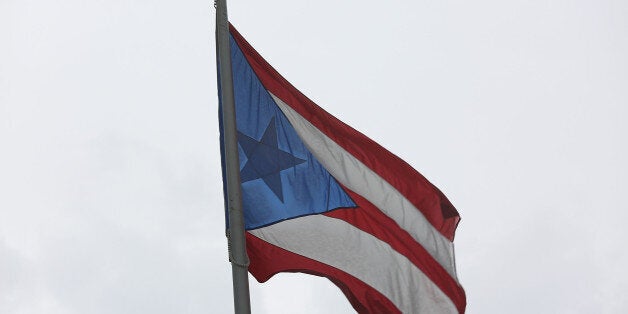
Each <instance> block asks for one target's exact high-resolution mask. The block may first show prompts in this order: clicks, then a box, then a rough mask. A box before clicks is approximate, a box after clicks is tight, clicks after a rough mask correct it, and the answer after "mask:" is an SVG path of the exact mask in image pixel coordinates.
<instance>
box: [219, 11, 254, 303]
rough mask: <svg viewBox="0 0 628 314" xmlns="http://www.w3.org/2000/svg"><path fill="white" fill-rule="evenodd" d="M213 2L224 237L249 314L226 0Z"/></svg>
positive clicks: (237, 292)
mask: <svg viewBox="0 0 628 314" xmlns="http://www.w3.org/2000/svg"><path fill="white" fill-rule="evenodd" d="M214 5H215V6H216V45H217V46H218V49H217V50H216V51H217V53H218V66H219V71H220V90H221V95H220V97H221V102H222V112H221V114H222V122H223V127H224V130H223V135H224V145H225V147H224V149H225V150H224V152H225V162H224V164H225V172H226V180H227V208H228V212H229V216H228V217H229V225H228V227H227V238H228V241H229V261H230V262H231V272H232V275H233V302H234V310H235V313H236V314H249V313H251V303H250V300H249V277H248V266H249V258H248V256H247V254H246V239H245V235H244V232H245V230H244V216H243V213H242V197H241V194H240V161H239V158H238V139H237V131H236V117H235V101H234V95H233V73H232V71H231V70H232V69H231V49H230V41H229V20H228V19H227V0H215V3H214Z"/></svg>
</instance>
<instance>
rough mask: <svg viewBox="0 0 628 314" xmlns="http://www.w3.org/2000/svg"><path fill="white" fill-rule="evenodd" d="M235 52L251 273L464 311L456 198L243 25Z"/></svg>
mask: <svg viewBox="0 0 628 314" xmlns="http://www.w3.org/2000/svg"><path fill="white" fill-rule="evenodd" d="M231 60H232V69H233V85H234V95H235V107H236V125H237V130H238V146H239V158H240V178H241V190H242V203H243V211H244V220H245V228H246V247H247V253H248V255H249V257H250V266H249V271H250V272H251V274H252V275H253V276H254V277H255V278H256V279H257V280H258V281H260V282H264V281H266V280H268V279H269V278H270V277H272V276H273V275H274V274H276V273H278V272H303V273H308V274H313V275H317V276H323V277H326V278H328V279H329V280H331V281H332V282H333V283H334V284H336V285H337V286H338V287H339V288H340V289H341V290H342V291H343V293H344V294H345V295H346V296H347V298H348V299H349V301H350V302H351V304H352V305H353V307H354V308H355V309H356V310H357V311H358V312H360V313H399V312H401V313H463V312H464V310H465V306H466V299H465V294H464V291H463V289H462V287H461V286H460V284H459V283H458V280H457V277H456V269H455V263H454V250H453V242H452V241H453V239H454V232H455V229H456V226H457V224H458V222H459V220H460V217H459V215H458V212H457V211H456V209H455V208H454V207H453V205H452V204H451V203H450V202H449V200H447V198H446V197H445V196H444V195H443V194H442V193H441V192H440V191H439V190H438V189H437V188H436V187H435V186H433V185H432V184H431V183H430V182H428V181H427V180H426V179H425V178H424V177H423V176H422V175H421V174H419V173H418V172H417V171H416V170H414V169H413V168H412V167H410V166H409V165H408V164H407V163H405V162H404V161H403V160H401V159H400V158H398V157H397V156H395V155H393V154H392V153H390V152H388V151H387V150H386V149H384V148H383V147H381V146H380V145H378V144H377V143H375V142H373V141H372V140H371V139H369V138H367V137H366V136H364V135H363V134H361V133H359V132H358V131H356V130H354V129H353V128H351V127H349V126H348V125H346V124H344V123H342V122H341V121H339V120H338V119H336V118H335V117H333V116H332V115H330V114H329V113H327V112H326V111H325V110H323V109H322V108H320V107H319V106H317V105H316V104H314V103H313V102H312V101H311V100H309V99H308V98H307V97H305V96H304V95H303V94H302V93H301V92H299V91H298V90H297V89H295V88H294V87H293V86H292V85H291V84H290V83H288V82H287V81H286V80H285V79H284V78H283V77H282V76H281V75H279V73H277V71H275V70H274V69H273V68H272V67H271V66H270V65H269V64H268V63H267V62H266V61H265V60H264V59H263V58H262V57H261V56H260V55H259V54H258V53H257V52H256V51H255V50H254V49H253V48H252V47H251V46H250V45H249V43H247V42H246V40H245V39H244V38H243V37H242V36H241V35H240V34H239V33H238V32H237V31H236V30H235V29H234V28H233V27H231ZM221 130H222V128H221Z"/></svg>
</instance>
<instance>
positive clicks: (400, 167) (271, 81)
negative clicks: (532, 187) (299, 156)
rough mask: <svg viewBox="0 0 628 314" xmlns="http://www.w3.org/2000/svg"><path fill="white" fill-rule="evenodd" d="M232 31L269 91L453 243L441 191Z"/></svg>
mask: <svg viewBox="0 0 628 314" xmlns="http://www.w3.org/2000/svg"><path fill="white" fill-rule="evenodd" d="M230 27H231V34H232V35H233V37H234V39H235V40H236V42H237V43H238V46H239V47H240V49H241V50H242V52H243V53H244V55H245V57H246V58H247V60H248V62H249V64H250V65H251V68H252V69H253V71H254V72H255V73H256V74H257V76H258V78H259V79H260V81H261V82H262V84H263V85H264V86H265V87H266V89H267V90H268V91H270V92H271V93H273V94H274V95H275V96H277V97H279V98H280V99H281V100H283V101H284V102H285V103H286V104H288V105H289V106H290V107H292V108H293V109H294V110H296V111H297V112H298V113H299V114H300V115H301V116H303V117H304V118H305V119H307V120H309V121H310V122H311V123H312V124H313V125H314V126H316V127H317V128H318V129H319V130H321V131H322V132H323V133H324V134H325V135H327V136H328V137H329V138H331V139H332V140H334V141H335V142H336V143H338V145H340V146H342V147H343V148H344V149H345V150H347V151H348V152H349V153H351V154H352V155H353V156H355V157H356V158H357V159H358V160H360V161H361V162H362V163H364V164H365V165H366V166H367V167H369V168H371V169H372V170H373V171H374V172H375V173H377V174H378V175H379V176H380V177H382V178H383V179H384V180H386V181H387V182H388V183H390V185H392V186H393V187H395V188H396V189H397V190H398V191H399V192H401V193H402V194H403V195H404V196H405V197H406V198H407V199H408V200H409V201H410V202H411V203H412V204H413V205H414V206H415V207H416V208H418V209H419V210H420V211H421V212H422V213H423V215H424V216H425V218H427V220H428V221H429V222H430V223H431V224H432V225H433V226H434V228H435V229H436V230H438V231H439V232H440V233H441V234H443V235H444V236H445V237H446V238H448V239H449V240H450V241H453V239H454V235H455V231H456V227H457V225H458V222H459V221H460V216H459V214H458V212H457V211H456V209H455V208H454V206H453V205H452V204H451V202H450V201H449V200H448V199H447V197H445V195H444V194H443V193H442V192H441V191H440V190H438V188H436V187H435V186H434V185H432V184H431V183H430V182H429V181H428V180H427V179H426V178H425V177H423V176H422V175H421V174H420V173H418V172H417V171H416V170H415V169H414V168H412V167H411V166H410V165H408V164H407V163H406V162H405V161H403V160H402V159H401V158H399V157H397V156H395V155H394V154H392V153H391V152H389V151H388V150H386V149H385V148H383V147H382V146H380V145H379V144H377V143H375V142H374V141H373V140H371V139H369V138H368V137H366V136H365V135H363V134H362V133H360V132H358V131H356V130H354V129H353V128H351V127H350V126H348V125H346V124H344V123H343V122H342V121H340V120H338V119H336V118H335V117H334V116H332V115H331V114H329V113H327V112H326V111H325V110H323V109H322V108H320V107H318V106H317V105H316V104H315V103H314V102H312V101H311V100H310V99H308V98H307V97H306V96H305V95H303V94H302V93H301V92H300V91H298V90H297V89H296V88H295V87H294V86H292V85H291V84H290V83H289V82H288V81H287V80H286V79H284V78H283V77H282V76H281V75H280V74H279V73H278V72H277V71H276V70H275V69H274V68H273V67H272V66H270V65H269V64H268V63H267V62H266V61H265V60H264V59H263V58H262V57H261V56H260V55H259V54H258V53H257V51H255V49H253V47H252V46H251V45H250V44H249V43H248V42H247V41H246V40H245V39H244V38H243V37H242V35H240V33H238V31H237V30H236V29H235V28H234V27H233V26H230Z"/></svg>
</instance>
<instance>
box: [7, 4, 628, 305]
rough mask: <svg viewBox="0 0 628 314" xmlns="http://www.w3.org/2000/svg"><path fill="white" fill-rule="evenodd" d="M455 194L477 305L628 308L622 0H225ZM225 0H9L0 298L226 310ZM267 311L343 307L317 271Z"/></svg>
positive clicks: (249, 32) (248, 30)
mask: <svg viewBox="0 0 628 314" xmlns="http://www.w3.org/2000/svg"><path fill="white" fill-rule="evenodd" d="M229 14H230V19H231V21H232V23H234V24H235V25H236V27H238V29H239V30H240V31H241V32H242V33H243V35H244V36H245V37H246V38H247V39H248V40H249V41H250V42H251V43H252V44H253V46H254V47H255V48H256V49H257V50H258V51H259V52H260V53H261V54H262V55H263V56H264V57H265V58H266V59H267V60H268V61H269V62H270V63H271V64H273V65H274V66H275V67H276V68H277V69H278V71H279V72H280V73H282V74H283V75H284V76H285V77H286V78H287V79H288V80H289V81H291V82H292V83H293V84H294V85H295V86H297V88H299V89H300V90H301V91H302V92H304V93H305V94H306V95H307V96H308V97H310V98H311V99H313V100H314V101H315V102H317V103H318V104H319V105H320V106H322V107H323V108H325V109H326V110H328V111H329V112H331V113H332V114H334V115H336V116H337V117H339V118H340V119H341V120H344V121H345V122H347V123H349V124H350V125H352V126H353V127H355V128H357V129H358V130H360V131H362V132H363V133H365V134H366V135H368V136H369V137H371V138H373V139H374V140H376V141H377V142H379V143H381V144H382V145H383V146H385V147H387V148H388V149H389V150H391V151H392V152H394V153H395V154H397V155H399V156H400V157H402V158H403V159H405V160H406V161H408V162H409V163H410V164H411V165H413V166H414V167H415V168H417V169H418V170H419V171H420V172H422V173H423V174H424V175H425V176H426V177H427V178H428V179H430V180H431V181H432V182H433V183H434V184H435V185H437V186H438V187H439V188H440V189H441V190H443V192H445V194H446V195H447V196H448V197H449V198H450V199H451V201H452V202H453V203H454V204H455V205H456V207H457V208H458V210H459V211H460V213H461V215H462V218H463V220H462V223H461V225H460V227H459V229H458V232H457V237H456V250H457V251H456V253H457V254H456V257H457V266H458V273H459V278H460V280H461V282H462V284H463V286H464V287H465V289H466V292H467V297H468V307H467V310H468V311H467V312H468V313H506V312H507V313H625V312H628V298H626V297H625V292H626V291H628V271H626V269H625V265H628V253H627V250H626V239H628V228H625V226H624V223H625V221H626V220H627V218H628V213H627V210H628V206H627V205H626V202H625V201H624V199H623V198H624V195H625V194H626V192H627V191H628V166H626V160H628V149H627V145H628V126H626V122H625V121H626V120H627V118H628V57H626V56H628V2H626V1H622V0H617V1H610V0H600V1H578V0H570V1H522V0H515V1H449V0H445V1H388V2H386V1H336V2H333V5H330V3H322V2H314V1H305V0H290V1H285V0H284V1H250V0H242V1H235V0H232V1H230V3H229ZM213 32H214V9H213V6H212V2H211V1H195V0H190V1H187V0H183V1H155V0H153V1H147V0H125V1H121V0H112V1H78V0H63V1H58V0H57V1H50V0H48V1H43V0H19V1H18V0H0V313H11V314H12V313H16V314H17V313H20V314H22V313H25V314H26V313H51V314H56V313H60V314H61V313H63V314H65V313H68V314H74V313H96V314H97V313H121V314H123V313H157V314H159V313H229V312H231V311H232V300H231V281H230V280H231V273H230V266H229V264H228V262H227V253H226V240H225V238H224V216H223V204H222V195H221V193H222V189H221V184H222V183H221V178H220V156H219V147H218V141H217V139H218V126H217V96H216V78H215V76H216V74H215V72H216V71H215V59H214V58H215V55H214V54H215V47H214V33H213ZM251 294H252V296H251V298H252V300H251V302H252V306H253V311H254V313H295V312H299V313H351V312H352V310H351V307H350V306H349V304H348V302H347V301H346V300H345V299H344V297H343V296H342V294H341V293H340V291H339V290H338V289H337V288H336V287H335V286H333V285H332V284H331V283H329V282H327V281H326V280H324V279H320V278H316V277H312V276H308V275H287V274H283V275H278V276H276V277H274V278H273V279H271V280H270V281H269V282H268V283H265V284H263V285H260V284H257V283H256V282H255V281H254V280H252V281H251Z"/></svg>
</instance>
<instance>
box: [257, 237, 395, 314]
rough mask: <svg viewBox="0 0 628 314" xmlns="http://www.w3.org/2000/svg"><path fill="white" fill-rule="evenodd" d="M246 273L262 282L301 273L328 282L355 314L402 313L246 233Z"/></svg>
mask: <svg viewBox="0 0 628 314" xmlns="http://www.w3.org/2000/svg"><path fill="white" fill-rule="evenodd" d="M246 248H247V253H248V255H249V259H250V260H251V264H250V265H249V272H251V274H252V275H253V276H254V277H255V279H257V281H259V282H265V281H267V280H268V279H270V278H271V277H272V276H274V275H275V274H277V273H279V272H300V273H307V274H311V275H315V276H320V277H326V278H327V279H329V280H331V282H333V283H334V284H335V285H336V286H338V288H340V290H342V292H343V293H344V294H345V296H346V297H347V299H349V302H350V303H351V305H352V306H353V308H354V309H355V310H356V311H357V312H358V313H401V311H399V309H398V308H397V307H396V306H395V305H394V304H393V303H392V302H390V300H388V298H386V297H385V296H384V295H382V294H381V293H379V292H378V291H377V290H375V289H373V288H372V287H371V286H369V285H367V284H366V283H364V282H363V281H361V280H359V279H357V278H355V277H353V276H351V275H349V274H347V273H346V272H344V271H342V270H339V269H337V268H335V267H332V266H329V265H327V264H323V263H321V262H318V261H315V260H313V259H310V258H307V257H304V256H301V255H298V254H295V253H292V252H290V251H287V250H284V249H282V248H280V247H278V246H275V245H272V244H270V243H268V242H266V241H264V240H261V239H259V238H258V237H256V236H254V235H251V234H250V233H248V232H247V233H246Z"/></svg>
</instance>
